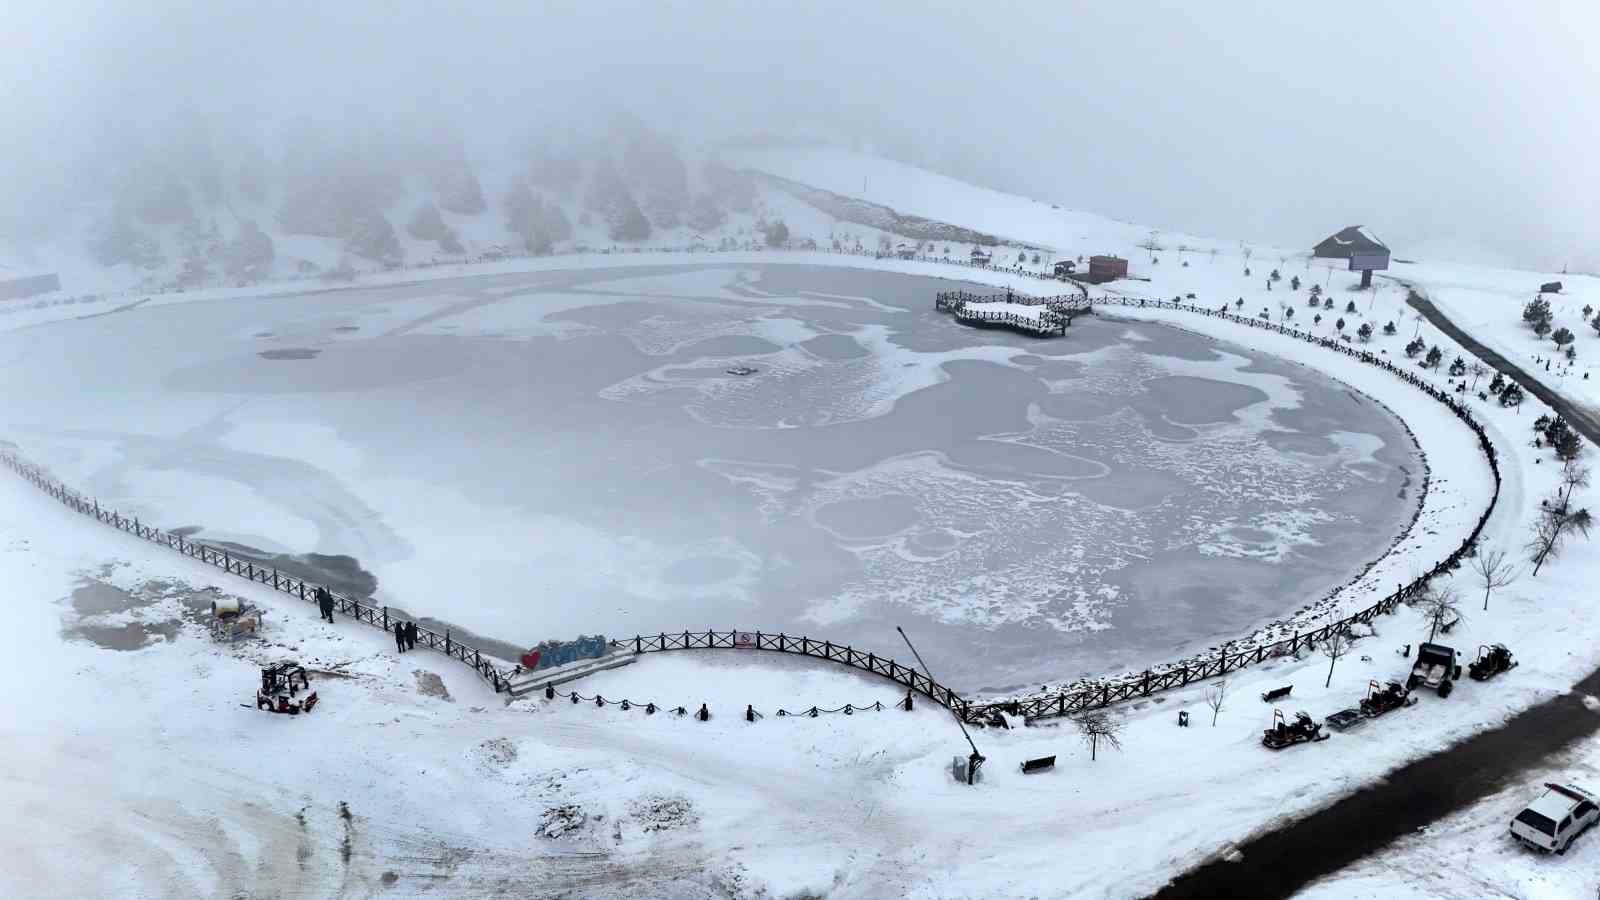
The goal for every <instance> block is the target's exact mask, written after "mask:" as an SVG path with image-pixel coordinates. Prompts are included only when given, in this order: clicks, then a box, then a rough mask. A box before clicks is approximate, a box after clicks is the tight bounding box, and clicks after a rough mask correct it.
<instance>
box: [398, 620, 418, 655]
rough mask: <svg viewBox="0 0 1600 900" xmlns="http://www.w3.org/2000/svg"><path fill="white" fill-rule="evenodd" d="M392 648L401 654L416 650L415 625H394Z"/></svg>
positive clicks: (408, 623)
mask: <svg viewBox="0 0 1600 900" xmlns="http://www.w3.org/2000/svg"><path fill="white" fill-rule="evenodd" d="M394 646H395V649H396V650H399V651H400V652H401V653H404V652H406V651H407V650H415V649H417V623H415V622H396V623H394Z"/></svg>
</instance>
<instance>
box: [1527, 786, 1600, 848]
mask: <svg viewBox="0 0 1600 900" xmlns="http://www.w3.org/2000/svg"><path fill="white" fill-rule="evenodd" d="M1544 787H1545V791H1544V793H1542V794H1540V795H1539V796H1538V797H1537V798H1535V799H1534V801H1533V802H1532V803H1529V804H1528V805H1527V806H1526V807H1524V808H1523V810H1522V812H1519V813H1517V816H1516V818H1514V819H1512V820H1511V836H1512V837H1514V838H1516V839H1517V840H1518V841H1521V842H1522V843H1524V844H1527V845H1528V846H1529V847H1532V848H1534V849H1535V850H1540V851H1543V852H1545V853H1549V852H1551V851H1554V852H1556V853H1566V852H1567V848H1568V847H1570V846H1572V841H1573V840H1574V839H1575V838H1577V836H1578V835H1580V834H1582V833H1583V832H1584V831H1585V830H1586V829H1587V828H1588V827H1589V826H1591V825H1593V824H1594V823H1595V821H1596V820H1597V819H1600V800H1596V799H1595V797H1594V795H1593V794H1590V793H1589V792H1588V791H1585V790H1581V789H1579V788H1575V787H1573V786H1571V785H1567V784H1555V783H1553V782H1545V786H1544Z"/></svg>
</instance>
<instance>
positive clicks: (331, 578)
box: [214, 541, 378, 599]
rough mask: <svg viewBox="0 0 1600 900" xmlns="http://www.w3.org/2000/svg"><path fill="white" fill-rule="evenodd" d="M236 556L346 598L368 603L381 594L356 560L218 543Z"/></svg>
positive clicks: (225, 542) (373, 579) (340, 556)
mask: <svg viewBox="0 0 1600 900" xmlns="http://www.w3.org/2000/svg"><path fill="white" fill-rule="evenodd" d="M214 546H217V547H221V548H222V549H225V550H227V551H229V552H231V553H233V554H234V555H235V556H239V557H242V558H244V559H248V560H250V561H251V562H253V563H255V564H256V565H257V566H263V567H266V568H269V569H277V570H278V571H279V572H282V573H284V574H286V575H292V576H294V577H295V578H303V579H305V580H306V581H312V582H316V583H317V584H323V585H327V586H328V587H329V588H330V589H332V590H333V591H334V592H335V593H339V594H343V595H345V596H347V597H353V598H358V599H366V598H368V597H371V596H372V595H373V594H375V593H377V592H378V576H376V575H374V574H372V573H371V572H368V571H367V570H366V569H364V568H362V567H361V563H360V562H359V561H357V560H356V558H355V557H353V556H343V555H339V554H326V553H267V552H265V551H263V550H259V549H257V548H255V547H251V546H249V545H247V544H240V543H237V542H235V541H217V542H216V543H215V545H214Z"/></svg>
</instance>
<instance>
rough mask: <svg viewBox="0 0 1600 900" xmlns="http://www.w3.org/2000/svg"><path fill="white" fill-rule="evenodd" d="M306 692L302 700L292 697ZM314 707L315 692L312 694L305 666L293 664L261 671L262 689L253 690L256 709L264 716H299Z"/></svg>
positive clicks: (269, 667) (265, 668)
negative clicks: (267, 713)
mask: <svg viewBox="0 0 1600 900" xmlns="http://www.w3.org/2000/svg"><path fill="white" fill-rule="evenodd" d="M301 691H305V692H306V695H305V697H304V698H302V699H299V700H296V699H295V697H296V696H297V695H298V694H299V693H300V692H301ZM316 705H317V692H316V691H313V690H311V680H310V679H309V678H307V677H306V669H305V666H302V665H300V664H299V663H297V662H294V661H293V660H290V661H288V662H281V663H276V664H274V665H270V666H262V667H261V687H260V688H258V689H257V690H256V708H257V709H264V710H266V711H267V712H273V713H287V714H288V715H291V716H298V715H300V714H301V713H303V712H310V711H311V709H312V707H314V706H316Z"/></svg>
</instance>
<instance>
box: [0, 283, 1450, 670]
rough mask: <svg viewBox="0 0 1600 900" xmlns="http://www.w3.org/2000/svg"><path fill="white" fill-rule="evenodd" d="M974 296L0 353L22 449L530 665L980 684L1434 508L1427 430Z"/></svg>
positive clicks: (1197, 352)
mask: <svg viewBox="0 0 1600 900" xmlns="http://www.w3.org/2000/svg"><path fill="white" fill-rule="evenodd" d="M941 285H942V282H938V281H934V280H931V279H927V278H918V277H907V276H900V275H886V274H873V273H869V272H864V271H860V270H851V269H818V268H807V267H795V266H767V267H760V268H756V267H739V266H731V267H722V266H716V267H704V266H696V267H688V268H682V267H680V268H671V269H654V270H642V271H638V270H629V269H623V270H611V271H583V270H576V271H567V272H559V271H557V272H546V273H535V274H531V275H528V276H492V277H483V278H478V279H464V280H458V281H452V282H448V283H444V284H437V285H436V284H428V283H424V284H419V285H411V286H397V287H393V288H381V289H364V290H354V291H343V292H336V293H331V294H317V295H311V296H285V297H275V298H271V299H264V300H253V301H251V300H239V301H229V302H212V303H187V304H169V305H160V306H148V307H140V308H138V309H132V310H128V311H125V312H121V313H117V314H114V315H109V316H101V317H97V318H93V319H89V320H73V321H67V322H60V323H56V324H51V325H44V326H39V327H34V328H27V329H23V330H17V331H13V332H11V333H10V334H7V335H4V336H0V356H3V358H4V359H5V360H6V364H7V368H6V371H7V378H6V385H7V387H6V390H5V395H6V414H5V415H6V426H5V433H6V434H7V435H9V436H10V437H11V438H12V439H13V440H15V441H17V442H18V443H19V445H20V448H21V452H22V453H23V455H24V456H26V457H28V458H30V459H31V460H33V461H35V462H38V463H41V464H43V465H45V466H47V467H48V468H49V469H51V470H52V471H53V472H54V473H55V475H56V476H57V477H59V478H62V479H63V480H65V481H66V482H67V483H69V484H72V485H74V486H76V487H77V488H79V489H80V490H83V491H85V492H87V493H90V494H93V495H95V496H97V497H98V498H99V499H100V500H101V501H102V502H104V503H109V504H113V505H115V506H116V507H118V508H119V509H121V510H122V511H123V512H124V513H126V514H129V515H134V516H138V517H140V518H141V519H142V520H143V521H145V522H148V523H152V524H156V525H158V526H160V527H163V528H166V529H178V528H182V529H185V530H186V531H188V532H189V533H191V534H192V535H194V536H195V537H196V538H197V539H201V540H208V541H213V542H217V541H226V542H230V543H232V544H233V545H235V546H236V547H240V548H254V550H255V551H257V552H258V553H259V554H288V555H291V556H300V557H303V556H304V555H305V554H309V553H316V554H323V555H335V556H342V557H347V558H348V562H347V567H349V568H357V567H359V569H364V570H365V571H367V572H370V573H371V574H372V576H375V577H376V581H377V586H378V591H377V594H376V599H377V601H378V602H380V603H387V604H391V605H395V606H398V607H402V608H404V609H406V610H408V611H411V612H412V613H414V614H425V615H429V616H432V617H435V618H439V619H443V620H446V621H449V622H452V623H454V624H456V625H457V626H461V627H465V628H468V629H471V630H473V631H475V632H477V633H479V634H484V635H488V636H491V637H494V638H498V639H501V640H506V641H510V642H511V643H513V644H517V645H525V646H531V645H532V644H534V643H536V642H538V641H539V640H542V639H547V638H566V637H571V636H573V635H576V634H579V633H595V632H600V633H605V634H608V635H612V636H628V635H632V634H635V633H647V634H648V633H652V632H656V631H662V630H665V631H674V630H682V629H684V628H705V627H713V626H714V627H719V628H727V627H733V626H738V627H745V628H757V627H759V628H762V629H764V630H768V631H779V630H783V631H788V632H789V633H792V634H793V633H811V634H813V635H818V636H821V637H826V638H829V639H832V640H836V641H840V642H850V643H854V644H855V645H856V646H860V647H865V648H870V649H874V650H877V651H878V652H882V653H891V654H892V653H895V652H896V651H898V650H899V649H900V646H899V640H898V637H897V635H896V634H895V632H894V626H895V625H905V626H907V627H910V628H912V630H913V632H914V633H916V634H919V635H921V636H922V637H923V639H924V640H925V641H926V642H927V646H928V648H929V649H930V650H932V651H934V652H935V653H936V654H937V656H938V657H939V658H941V659H942V660H944V661H945V662H944V665H943V667H942V668H943V670H944V671H943V673H942V677H943V678H944V679H946V680H948V681H949V682H950V683H952V684H954V685H956V686H957V687H959V688H961V689H963V690H965V691H972V690H978V689H990V690H1007V689H1012V690H1014V689H1018V688H1022V687H1026V686H1028V685H1029V684H1030V683H1033V684H1037V683H1039V682H1042V681H1046V680H1060V679H1067V678H1075V677H1079V676H1087V675H1096V674H1100V673H1101V672H1103V671H1108V670H1114V669H1119V668H1139V667H1142V666H1146V665H1150V664H1152V663H1155V662H1161V661H1165V660H1167V659H1169V658H1176V657H1178V656H1181V655H1183V654H1186V653H1189V652H1194V651H1197V650H1205V649H1206V648H1207V647H1208V646H1211V645H1214V644H1215V643H1216V642H1218V641H1221V640H1226V639H1228V638H1231V637H1234V636H1236V635H1238V634H1240V633H1244V632H1248V631H1249V630H1251V629H1252V628H1254V627H1256V626H1257V625H1260V624H1263V623H1266V622H1269V621H1272V620H1275V619H1278V618H1281V617H1282V616H1284V615H1286V614H1288V613H1291V612H1294V611H1295V610H1296V609H1297V608H1298V607H1299V606H1301V605H1303V604H1304V603H1305V602H1307V601H1308V600H1311V599H1315V598H1318V597H1321V596H1322V595H1324V594H1326V593H1327V592H1328V591H1329V590H1330V589H1331V588H1333V587H1336V586H1338V585H1340V584H1342V583H1343V582H1344V581H1346V580H1348V578H1349V577H1350V574H1351V573H1352V572H1356V571H1359V570H1360V569H1361V567H1362V566H1363V565H1364V564H1366V563H1369V562H1371V561H1372V560H1374V559H1377V558H1378V557H1379V556H1381V555H1383V554H1384V552H1385V551H1386V550H1388V549H1389V547H1390V544H1391V543H1392V542H1393V541H1394V540H1395V539H1396V538H1397V537H1398V536H1399V535H1400V534H1401V533H1402V532H1403V531H1404V530H1405V528H1406V526H1407V525H1408V523H1409V522H1410V520H1411V517H1412V516H1413V515H1414V514H1416V512H1417V504H1418V503H1419V501H1420V500H1421V487H1422V477H1423V476H1422V470H1421V465H1420V460H1419V459H1418V458H1417V457H1416V454H1415V450H1414V448H1413V447H1412V446H1411V439H1410V438H1409V437H1408V436H1407V435H1406V434H1405V432H1404V430H1403V429H1402V428H1401V426H1400V425H1399V423H1398V422H1397V421H1396V420H1395V419H1394V418H1393V417H1392V416H1391V415H1390V414H1389V413H1388V412H1386V411H1385V410H1384V409H1383V408H1382V407H1380V406H1378V405H1376V404H1373V403H1371V402H1370V401H1368V400H1367V399H1366V398H1365V397H1363V396H1361V395H1360V394H1356V393H1353V392H1348V391H1346V390H1344V389H1343V388H1341V387H1340V386H1339V385H1337V384H1336V383H1334V382H1332V381H1329V380H1327V379H1325V378H1323V377H1321V376H1320V375H1318V374H1316V373H1315V372H1314V371H1313V370H1311V369H1307V368H1305V367H1302V366H1296V365H1292V364H1287V363H1284V362H1282V361H1280V360H1277V359H1274V358H1272V357H1270V356H1264V355H1261V354H1258V353H1253V352H1250V351H1249V350H1246V349H1244V348H1241V347H1238V346H1233V345H1228V344H1218V343H1215V342H1214V341H1212V340H1210V339H1206V338H1202V337H1200V336H1197V335H1195V334H1192V333H1189V332H1184V331H1179V330H1174V329H1170V328H1167V327H1163V326H1160V325H1154V324H1147V325H1137V326H1129V325H1127V324H1126V323H1119V322H1116V321H1110V320H1105V321H1102V320H1099V319H1096V318H1094V317H1089V318H1082V319H1079V320H1078V322H1077V324H1075V325H1074V326H1073V328H1072V332H1071V334H1070V335H1069V336H1068V337H1067V338H1064V339H1057V340H1037V339H1030V338H1026V337H1022V336H1017V335H1009V334H1005V333H999V332H992V331H982V330H974V329H969V328H965V327H961V326H959V325H956V324H954V323H953V322H952V321H951V320H950V319H949V317H948V316H945V315H942V314H939V313H936V312H935V311H934V310H933V309H932V297H933V293H934V292H935V290H937V289H938V288H939V287H940V286H941ZM1019 308H1022V309H1026V310H1029V311H1030V312H1032V311H1037V310H1038V309H1041V308H1042V307H1019ZM736 366H744V367H748V368H752V369H754V370H755V371H754V372H753V373H751V374H749V375H746V376H740V375H734V374H730V373H729V371H728V370H729V369H730V368H733V367H736ZM312 574H313V577H326V576H325V575H321V574H320V573H317V572H313V573H312ZM1180 585H1181V589H1179V587H1178V586H1180Z"/></svg>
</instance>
